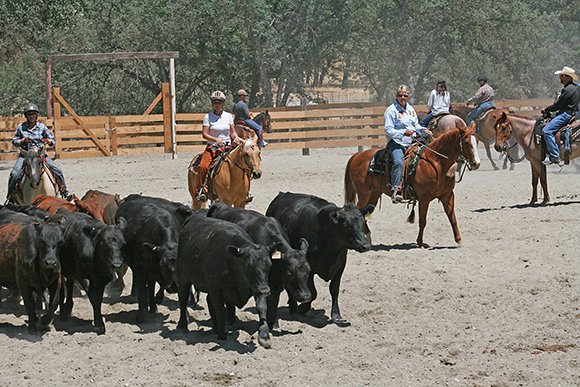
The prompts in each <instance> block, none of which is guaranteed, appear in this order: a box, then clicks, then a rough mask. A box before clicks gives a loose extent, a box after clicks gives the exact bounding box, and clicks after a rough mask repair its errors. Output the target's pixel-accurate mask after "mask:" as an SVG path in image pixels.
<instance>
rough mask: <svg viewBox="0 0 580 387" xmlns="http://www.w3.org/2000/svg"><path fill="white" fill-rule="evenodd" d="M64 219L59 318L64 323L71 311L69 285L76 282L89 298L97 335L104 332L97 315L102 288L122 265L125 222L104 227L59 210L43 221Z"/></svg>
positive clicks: (74, 213) (64, 210)
mask: <svg viewBox="0 0 580 387" xmlns="http://www.w3.org/2000/svg"><path fill="white" fill-rule="evenodd" d="M63 216H64V217H65V218H66V227H65V230H64V245H63V247H62V249H61V252H60V262H61V265H62V277H63V280H64V282H65V284H66V297H65V292H64V290H65V287H64V286H63V289H62V290H61V292H60V295H61V299H60V318H61V319H62V320H67V319H68V318H69V317H70V315H71V313H72V309H73V286H74V282H75V281H77V282H78V283H79V284H81V286H82V287H83V289H84V290H85V292H86V293H87V296H88V297H89V301H90V302H91V306H92V307H93V321H94V325H95V331H96V332H97V333H98V334H104V333H105V322H104V321H103V315H102V314H101V306H102V303H103V293H104V291H105V286H106V285H107V284H108V283H109V282H110V281H111V279H113V273H114V271H115V270H116V269H118V268H119V267H121V266H122V265H123V257H122V255H121V248H122V247H123V245H124V244H125V238H124V237H123V231H122V230H123V228H124V227H125V220H124V219H121V220H120V221H119V223H118V224H117V225H108V224H107V225H106V224H104V223H103V222H101V221H100V220H97V219H95V218H93V217H92V216H90V215H88V214H84V213H81V212H70V211H67V210H66V209H60V210H59V211H58V212H57V213H56V214H55V215H53V216H51V217H50V218H49V219H48V220H47V222H57V221H60V219H61V218H62V217H63Z"/></svg>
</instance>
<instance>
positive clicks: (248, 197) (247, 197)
mask: <svg viewBox="0 0 580 387" xmlns="http://www.w3.org/2000/svg"><path fill="white" fill-rule="evenodd" d="M252 200H254V195H252V194H251V193H250V192H248V196H246V203H250V202H251V201H252Z"/></svg>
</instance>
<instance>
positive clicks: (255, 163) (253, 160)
mask: <svg viewBox="0 0 580 387" xmlns="http://www.w3.org/2000/svg"><path fill="white" fill-rule="evenodd" d="M257 140H258V137H257V136H254V138H249V139H247V140H245V141H244V142H243V143H242V144H241V145H240V146H242V155H243V158H244V161H245V163H246V165H247V166H248V168H249V169H250V172H251V173H252V177H253V178H254V179H259V178H260V177H262V170H261V169H260V160H262V156H261V155H260V153H261V152H260V148H259V147H258V145H257Z"/></svg>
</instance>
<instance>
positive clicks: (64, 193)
mask: <svg viewBox="0 0 580 387" xmlns="http://www.w3.org/2000/svg"><path fill="white" fill-rule="evenodd" d="M55 180H56V185H58V190H59V191H60V194H61V195H62V197H63V198H64V199H65V200H66V201H67V202H70V201H71V200H73V198H74V195H73V194H72V192H70V191H69V190H68V189H67V188H66V187H65V185H64V184H63V183H62V181H60V179H58V178H55Z"/></svg>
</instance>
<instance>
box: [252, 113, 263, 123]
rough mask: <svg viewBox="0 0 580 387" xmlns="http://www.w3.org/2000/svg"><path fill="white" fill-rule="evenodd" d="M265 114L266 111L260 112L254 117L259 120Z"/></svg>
mask: <svg viewBox="0 0 580 387" xmlns="http://www.w3.org/2000/svg"><path fill="white" fill-rule="evenodd" d="M263 116H264V112H260V113H258V114H257V115H256V117H254V121H258V120H259V119H260V118H262V117H263Z"/></svg>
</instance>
